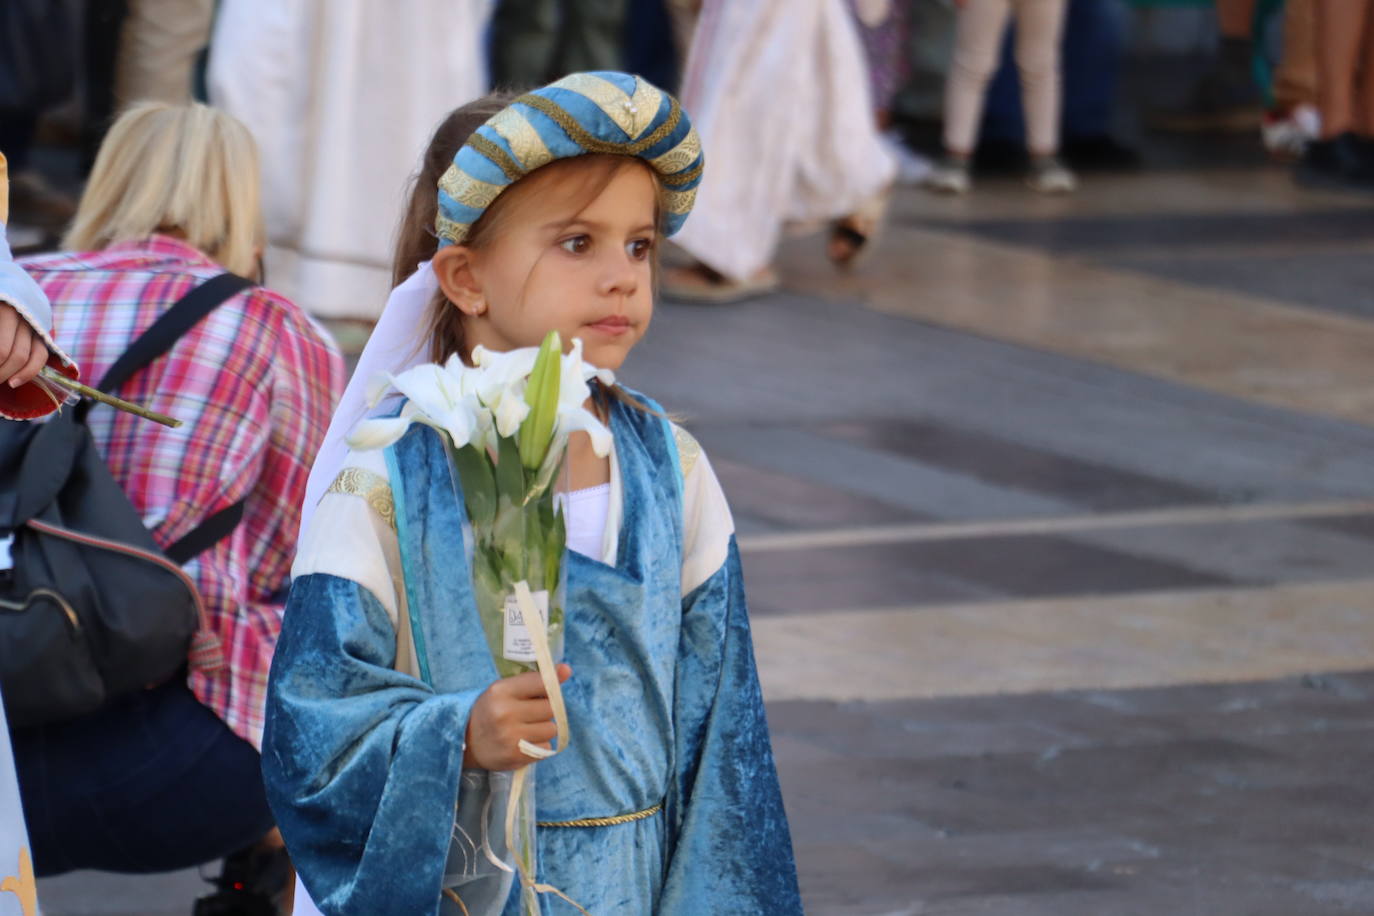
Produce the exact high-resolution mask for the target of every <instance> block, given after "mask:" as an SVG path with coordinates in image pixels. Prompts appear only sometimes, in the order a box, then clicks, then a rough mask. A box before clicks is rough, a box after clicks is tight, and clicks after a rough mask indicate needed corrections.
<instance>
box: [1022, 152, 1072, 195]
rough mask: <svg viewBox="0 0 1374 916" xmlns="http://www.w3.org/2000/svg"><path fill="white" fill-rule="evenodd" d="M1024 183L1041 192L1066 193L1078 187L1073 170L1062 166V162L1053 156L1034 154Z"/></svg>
mask: <svg viewBox="0 0 1374 916" xmlns="http://www.w3.org/2000/svg"><path fill="white" fill-rule="evenodd" d="M1026 184H1027V185H1029V186H1030V189H1031V190H1032V191H1039V192H1040V193H1041V194H1068V193H1069V192H1070V191H1072V190H1074V189H1075V188H1077V187H1078V179H1077V178H1075V177H1074V174H1073V172H1070V171H1069V170H1068V169H1066V168H1064V163H1062V162H1060V161H1059V159H1058V158H1057V157H1055V156H1036V157H1035V158H1034V159H1032V160H1031V169H1030V174H1029V175H1027V176H1026Z"/></svg>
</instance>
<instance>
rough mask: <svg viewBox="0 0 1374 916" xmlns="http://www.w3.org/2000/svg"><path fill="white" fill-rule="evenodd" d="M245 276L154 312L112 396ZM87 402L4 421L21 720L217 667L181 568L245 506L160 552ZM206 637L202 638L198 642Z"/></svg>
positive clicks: (8, 631) (5, 583) (3, 539)
mask: <svg viewBox="0 0 1374 916" xmlns="http://www.w3.org/2000/svg"><path fill="white" fill-rule="evenodd" d="M250 285H251V281H249V280H246V279H244V278H242V277H238V276H235V275H234V274H220V275H219V276H216V277H213V278H211V279H210V280H207V281H206V282H205V283H202V284H201V285H200V286H198V287H197V288H196V289H194V290H192V291H191V292H190V293H188V294H187V295H186V296H184V297H183V298H182V299H181V300H180V301H178V302H177V303H176V304H175V305H173V306H172V307H171V309H169V310H168V311H167V312H165V313H164V314H163V315H161V316H160V317H159V318H158V319H157V321H156V322H154V323H153V325H152V327H150V328H149V329H148V330H147V331H145V332H144V333H143V334H142V335H141V336H140V337H139V338H138V339H137V340H135V341H134V343H133V345H132V346H130V348H129V349H128V351H127V352H125V353H124V354H123V355H122V356H121V357H120V358H119V359H118V360H117V361H116V362H115V364H114V365H113V366H112V367H110V370H109V371H108V372H107V373H106V374H105V377H104V378H103V379H101V382H100V385H99V386H98V387H99V388H100V389H101V390H102V391H107V392H114V391H115V390H117V389H118V388H119V386H120V385H122V384H124V382H126V381H127V380H128V379H129V377H130V376H132V375H133V374H134V372H136V371H137V370H138V369H141V368H142V367H144V366H146V365H147V364H148V363H150V362H152V361H153V360H154V359H156V358H157V357H158V356H160V355H162V354H163V353H165V352H167V351H168V350H169V349H171V347H172V345H173V344H174V343H176V341H177V339H178V338H180V337H181V335H182V334H184V333H185V332H186V331H187V330H189V329H190V328H191V326H192V325H194V324H195V323H196V322H198V321H199V320H200V319H202V318H204V317H205V316H206V315H208V314H209V313H210V312H211V311H213V310H214V309H215V308H216V307H217V306H218V305H219V304H220V303H222V302H224V301H225V300H226V299H228V298H229V297H231V296H233V295H234V294H235V293H237V292H239V291H241V290H243V289H244V288H246V287H248V286H250ZM90 407H91V402H89V401H83V402H82V403H81V404H79V405H77V406H76V407H75V408H73V409H70V410H64V411H61V412H60V413H59V414H58V415H56V416H54V417H52V418H51V419H49V420H47V421H46V422H42V423H32V422H24V421H0V481H3V483H2V484H0V567H4V566H6V562H5V559H6V558H5V554H6V548H7V549H8V554H9V568H8V569H0V695H2V696H3V697H4V702H5V709H6V713H7V714H8V716H9V720H10V724H11V725H12V726H15V727H22V726H28V725H39V724H44V723H49V722H59V721H63V720H66V719H71V718H75V717H76V716H80V715H84V714H86V713H90V712H94V711H95V710H97V709H99V708H100V707H101V706H103V705H105V704H106V703H108V702H110V701H111V700H114V699H117V698H119V697H121V696H125V695H128V694H131V693H134V692H136V691H138V690H142V689H144V688H147V687H151V686H154V685H157V684H160V683H162V682H164V681H166V680H167V679H169V678H171V677H172V676H173V675H175V674H176V673H177V672H178V671H179V670H180V669H182V668H183V667H184V666H186V665H187V664H188V662H189V663H190V664H191V665H192V666H195V667H204V668H213V667H216V666H217V665H223V664H224V660H223V654H222V651H221V650H220V647H219V646H218V644H217V643H216V642H214V637H213V636H211V635H210V634H209V633H208V632H207V631H206V630H205V629H204V627H203V626H202V624H203V619H204V610H203V608H202V607H201V599H200V595H199V593H198V592H197V590H196V586H195V583H194V581H193V580H192V579H191V578H190V577H189V576H188V575H187V574H186V573H185V572H184V571H182V569H181V564H183V563H186V562H187V561H189V560H190V559H192V558H193V557H195V556H197V555H198V554H200V553H201V552H203V551H204V550H207V549H208V548H210V547H212V546H214V545H215V544H217V543H218V542H219V541H221V540H222V539H224V538H225V537H227V536H228V535H229V534H230V532H232V531H233V530H234V528H235V527H236V526H237V525H238V522H239V521H240V520H241V519H242V517H243V503H242V502H238V503H235V504H233V505H231V506H228V507H227V508H224V509H221V510H219V511H217V512H215V513H214V514H213V515H211V516H210V517H209V518H207V519H206V520H205V521H204V522H202V523H201V524H200V525H199V526H198V527H197V528H196V529H195V530H194V531H192V532H190V533H189V534H187V535H186V536H185V537H183V538H182V539H181V540H179V541H177V542H176V543H175V544H173V545H171V546H170V547H168V548H167V549H166V550H165V551H164V550H162V549H160V548H159V547H158V546H157V543H156V542H155V541H154V540H153V536H152V534H151V533H150V532H149V531H148V529H147V528H146V527H144V525H143V521H142V519H140V518H139V515H138V512H137V510H135V509H134V506H133V504H132V503H130V502H129V498H128V497H127V496H126V495H125V494H124V491H123V489H122V488H121V487H120V486H119V484H118V483H116V482H115V479H114V477H113V476H112V475H111V474H110V470H109V468H108V467H106V466H105V462H104V460H103V459H102V458H101V456H100V454H99V452H98V451H97V450H96V448H95V444H94V442H93V441H92V439H91V434H90V430H88V429H87V427H86V424H85V417H86V414H87V412H88V411H89V410H90ZM198 632H199V633H200V636H201V638H202V639H203V640H204V643H203V644H197V645H195V646H193V645H192V639H193V637H195V636H196V634H197V633H198Z"/></svg>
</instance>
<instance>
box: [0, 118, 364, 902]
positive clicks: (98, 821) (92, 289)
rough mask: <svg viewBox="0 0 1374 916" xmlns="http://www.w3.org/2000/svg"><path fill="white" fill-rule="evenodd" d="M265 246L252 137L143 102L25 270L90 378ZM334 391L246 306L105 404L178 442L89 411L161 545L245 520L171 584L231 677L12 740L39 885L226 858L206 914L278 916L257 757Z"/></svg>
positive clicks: (107, 456)
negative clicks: (226, 520)
mask: <svg viewBox="0 0 1374 916" xmlns="http://www.w3.org/2000/svg"><path fill="white" fill-rule="evenodd" d="M262 243H263V228H262V211H261V205H260V198H259V170H258V159H257V151H256V148H255V146H254V144H253V139H252V137H251V136H250V135H249V133H248V131H247V129H246V128H245V127H244V126H243V125H242V124H241V123H239V122H238V121H236V120H234V119H233V118H232V117H230V116H229V115H226V114H224V113H223V112H219V111H216V110H214V109H210V108H207V107H205V106H204V105H188V106H168V105H164V104H159V103H144V104H141V105H136V106H134V107H133V108H131V109H130V110H128V111H126V112H125V113H124V114H123V115H121V116H120V118H119V119H118V120H117V121H116V122H115V124H114V125H113V126H112V127H111V129H110V131H109V133H108V134H107V136H106V138H105V142H104V144H103V145H102V146H101V149H100V153H99V155H98V156H97V158H96V162H95V167H94V170H93V171H92V174H91V177H90V180H89V182H88V184H87V186H86V190H85V193H84V195H83V196H82V198H81V202H80V205H79V207H78V210H77V214H76V219H75V222H74V224H73V226H72V229H71V230H70V232H69V233H68V235H67V238H66V240H65V246H66V247H67V248H68V249H69V251H68V252H64V253H57V254H50V255H43V256H38V257H33V258H29V259H26V260H25V261H23V262H22V263H23V266H24V267H25V269H26V270H27V271H28V273H29V275H30V276H31V277H32V278H33V279H34V280H35V281H36V282H37V284H38V287H39V288H40V289H41V290H42V292H43V293H44V294H45V295H46V296H47V298H48V299H49V300H50V301H51V303H52V311H53V321H54V323H55V325H56V330H55V334H54V338H53V339H54V340H55V341H56V343H57V344H58V345H60V346H61V347H62V348H64V349H65V350H66V351H67V352H68V353H70V354H72V356H73V358H74V359H76V361H77V362H78V363H79V364H80V365H81V366H82V369H83V371H84V372H85V373H87V375H88V377H90V378H97V379H98V378H100V377H101V376H103V375H104V373H105V372H106V370H108V369H109V368H110V367H111V365H112V364H113V363H114V361H115V360H116V359H117V358H118V357H119V356H120V355H121V354H122V353H124V352H125V350H127V349H128V347H129V345H130V344H131V343H132V342H133V340H134V339H135V338H137V337H138V336H139V335H140V334H141V333H142V332H143V331H145V330H147V329H148V327H150V326H151V325H152V324H153V322H154V321H155V320H156V319H157V318H158V317H159V316H161V315H162V314H163V313H165V312H166V311H167V310H168V309H169V308H170V307H171V306H172V304H173V303H175V302H177V301H178V300H179V299H181V298H182V297H183V296H184V295H185V294H186V293H188V292H190V291H191V290H192V289H194V288H196V287H198V286H199V285H201V284H202V283H204V282H205V281H206V280H209V279H211V278H213V277H216V276H219V275H221V274H223V273H224V272H225V271H230V272H233V273H237V274H240V275H249V276H251V275H254V274H256V273H257V265H258V260H259V255H260V252H261V247H262ZM343 374H344V370H343V362H342V359H341V358H340V356H339V353H338V351H337V349H336V348H335V347H334V346H333V345H332V344H331V343H330V342H329V340H328V338H327V337H326V336H325V335H324V334H323V333H322V331H321V330H320V329H319V328H318V327H317V326H315V325H314V324H313V323H312V322H311V321H310V319H309V317H308V316H307V315H306V314H305V313H304V312H303V311H302V310H301V309H300V307H299V306H297V305H296V304H294V303H293V302H291V301H290V300H289V299H287V298H285V297H283V296H281V295H279V294H277V293H274V292H271V291H270V290H267V289H265V288H263V287H255V286H249V287H248V288H247V289H245V290H243V291H241V292H239V293H237V294H236V295H234V296H232V297H231V298H229V299H228V300H226V301H225V302H224V303H223V304H222V305H220V306H219V307H218V308H217V309H215V311H213V312H212V313H211V314H210V315H209V316H208V317H207V318H205V319H203V320H201V321H200V322H198V323H197V324H195V325H194V326H193V327H192V328H191V329H190V330H189V331H187V332H186V333H185V334H184V335H183V336H182V337H180V338H179V339H178V340H177V342H176V344H175V345H174V346H173V347H172V349H171V350H170V351H169V352H168V353H167V354H166V355H165V356H163V357H161V358H159V359H158V360H157V361H156V362H154V363H152V364H151V365H150V366H149V367H147V368H145V369H144V370H142V371H140V372H138V373H136V374H135V375H134V376H133V377H132V378H131V379H130V381H129V382H128V383H127V384H125V385H124V386H122V387H121V389H120V393H121V395H122V396H125V397H127V398H129V399H131V400H134V401H137V402H140V403H143V404H145V405H147V406H149V407H150V408H152V409H154V410H157V411H160V412H164V413H167V414H169V415H171V416H175V417H177V418H179V419H181V420H182V421H184V425H182V426H181V427H180V428H179V429H168V428H165V427H161V426H156V425H153V424H149V423H147V422H146V421H144V420H142V419H141V418H139V417H136V416H132V415H130V414H126V413H122V412H120V413H116V412H114V411H111V410H109V409H108V408H96V409H95V410H93V411H92V412H91V414H90V418H89V421H88V426H89V428H90V431H91V436H92V439H93V441H94V443H95V446H96V448H97V450H98V451H99V453H100V455H101V456H102V457H103V458H104V460H105V462H106V464H107V466H108V467H109V469H110V471H111V473H112V475H113V476H114V479H115V480H116V482H117V483H118V484H119V485H120V486H121V487H122V488H123V489H124V491H125V493H126V494H127V495H128V497H129V499H130V501H131V502H132V504H133V506H134V508H135V509H136V510H137V511H138V513H139V514H140V516H141V517H142V518H143V520H144V523H145V524H146V525H147V526H148V528H149V529H150V531H151V532H152V534H153V538H154V539H155V540H156V541H157V542H158V544H159V545H161V546H164V547H165V546H166V545H168V544H171V543H173V542H175V541H176V540H178V539H179V538H181V537H182V536H183V535H185V534H186V533H187V532H189V531H191V530H193V529H195V528H196V527H197V526H199V525H200V524H201V522H203V521H204V520H205V519H206V518H208V517H210V516H211V515H213V514H215V513H217V512H219V511H220V510H222V509H225V508H226V507H228V506H230V505H232V504H234V503H237V502H239V501H240V500H242V501H243V503H244V510H243V518H242V521H241V522H240V523H239V524H238V526H237V527H236V528H235V529H234V530H233V533H232V534H231V535H229V536H228V537H227V538H225V539H223V540H222V541H220V542H219V543H217V544H215V546H213V547H211V548H210V549H208V550H207V551H205V552H204V553H202V554H200V555H199V556H198V557H197V558H196V559H194V560H192V561H191V562H190V563H188V564H187V565H186V570H187V572H188V574H189V575H190V576H191V578H192V579H193V580H194V582H195V584H196V587H197V590H198V591H199V593H200V595H201V598H202V600H203V603H204V607H205V612H206V619H207V621H208V623H207V626H208V629H209V630H210V631H211V633H212V634H213V635H214V636H215V637H217V638H218V640H219V642H220V644H221V645H222V646H223V647H224V650H225V655H226V660H227V664H226V665H225V666H223V667H221V668H219V669H218V670H215V671H206V670H199V669H198V670H193V671H192V672H191V673H190V675H189V677H188V678H173V679H172V680H171V681H168V682H166V683H164V684H161V685H157V686H154V687H151V688H149V689H148V690H146V691H143V692H142V693H140V694H138V695H136V696H133V697H128V698H124V699H121V700H118V701H115V702H113V703H111V704H109V705H107V706H106V707H105V708H103V709H101V710H99V711H97V712H95V713H93V714H91V715H88V716H83V717H81V718H78V719H74V720H70V721H66V722H61V723H56V724H51V725H41V726H35V727H32V728H18V729H14V730H13V735H12V736H13V741H14V749H15V759H16V764H17V769H18V773H19V782H20V788H21V792H22V796H23V804H24V810H25V811H26V812H27V814H28V818H29V829H30V837H31V839H32V841H33V858H34V863H35V867H36V870H37V872H38V874H40V875H52V874H59V873H62V872H66V871H70V870H73V869H84V868H91V869H101V870H107V871H125V872H159V871H171V870H175V869H181V868H186V867H189V866H192V865H197V864H200V863H203V862H208V861H211V860H214V859H217V858H220V857H225V856H227V857H229V858H228V860H227V861H226V864H225V872H224V875H223V876H222V878H221V879H220V881H221V891H220V894H221V895H224V896H226V897H227V898H229V901H231V902H232V901H237V903H241V904H243V905H244V906H245V907H247V908H245V909H242V910H212V911H213V912H271V910H264V909H262V907H266V906H270V897H271V896H272V895H273V894H275V893H278V892H281V891H283V890H284V889H285V888H286V887H288V884H287V881H288V879H289V867H288V866H287V864H286V861H285V854H284V853H283V852H281V851H280V849H279V846H280V838H279V837H276V836H274V834H275V830H274V827H273V820H272V816H271V812H270V810H269V809H268V807H267V801H266V797H265V795H264V791H263V786H262V774H261V765H260V757H259V751H258V747H259V745H260V742H261V740H262V727H263V703H264V699H265V690H266V683H267V672H268V667H269V665H270V662H271V658H272V653H273V650H274V648H275V646H276V640H277V635H278V633H279V632H280V628H281V616H282V608H283V604H284V598H285V589H286V586H287V584H288V576H289V572H290V563H291V560H292V557H293V555H294V552H295V539H296V528H297V523H298V520H299V518H300V511H301V500H302V498H303V496H304V492H305V484H306V479H307V475H308V474H309V470H310V464H311V461H312V460H313V458H314V454H315V450H316V448H317V447H318V445H319V443H320V441H321V439H322V437H323V435H324V431H325V429H326V427H327V425H328V422H329V417H330V415H331V412H332V410H333V406H334V403H335V401H336V400H337V398H338V394H339V392H340V391H341V389H342V387H343ZM235 885H238V887H237V888H236V887H235ZM249 904H252V906H249ZM236 905H237V904H236ZM254 906H255V907H257V908H256V909H254V908H253V907H254Z"/></svg>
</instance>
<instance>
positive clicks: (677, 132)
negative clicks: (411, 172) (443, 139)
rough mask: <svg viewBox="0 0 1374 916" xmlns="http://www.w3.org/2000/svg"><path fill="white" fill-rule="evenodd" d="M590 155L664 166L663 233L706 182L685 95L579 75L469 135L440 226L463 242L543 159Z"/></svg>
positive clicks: (451, 170) (620, 77) (442, 199)
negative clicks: (494, 204) (680, 99)
mask: <svg viewBox="0 0 1374 916" xmlns="http://www.w3.org/2000/svg"><path fill="white" fill-rule="evenodd" d="M586 153H613V154H615V155H620V156H638V157H639V158H641V159H643V160H644V161H645V162H647V163H648V164H649V165H650V166H652V167H653V168H654V170H655V171H656V172H658V175H659V178H660V180H661V182H662V184H663V192H664V195H663V196H664V210H665V213H664V217H665V226H664V231H665V232H666V233H667V234H668V235H672V234H673V233H674V232H676V231H677V230H678V229H679V228H681V227H682V224H683V222H684V221H685V220H686V219H687V214H688V213H689V212H690V211H691V209H692V203H693V201H695V200H696V194H697V191H696V189H697V185H699V184H701V168H702V155H701V140H700V139H699V138H698V137H697V132H696V130H694V129H693V128H692V122H691V121H689V120H688V119H687V113H686V112H685V111H683V110H682V106H681V105H679V104H678V102H677V99H675V98H673V97H672V96H671V95H669V94H668V93H666V92H664V91H663V90H662V89H659V88H658V87H657V86H654V85H653V84H652V83H649V82H648V81H646V80H644V79H641V78H640V77H637V76H631V75H629V74H628V73H615V72H610V71H605V72H599V73H574V74H572V75H570V76H565V77H563V78H562V79H561V80H559V81H558V82H556V83H552V84H550V85H548V86H545V87H544V88H542V89H536V90H535V91H533V92H530V93H528V94H526V95H522V96H521V97H520V98H518V99H516V100H515V101H514V102H512V103H511V104H510V105H508V106H507V107H506V108H504V109H502V111H501V112H500V113H498V114H497V115H495V116H494V117H492V118H491V119H490V120H488V121H487V123H485V124H483V125H482V126H481V127H479V128H477V130H476V131H475V132H474V133H473V135H472V136H471V137H469V138H468V141H467V143H465V144H463V148H462V149H460V150H459V151H458V154H457V155H456V156H454V157H453V164H452V165H450V166H449V167H448V171H446V172H444V177H443V178H441V179H440V180H439V214H438V216H437V217H436V219H435V226H434V228H435V231H436V232H437V234H438V236H439V244H440V246H441V247H442V246H444V245H451V244H458V243H461V242H462V241H463V240H464V239H466V238H467V234H468V230H469V229H470V228H471V227H472V224H473V223H475V222H476V221H477V219H478V217H480V216H481V215H482V214H483V213H485V212H486V209H487V207H489V206H491V203H492V201H494V200H496V198H497V196H498V195H500V193H501V192H502V191H504V190H505V189H506V188H508V187H510V186H511V185H512V184H514V183H515V182H517V181H519V180H520V179H521V178H524V177H525V176H526V175H528V174H529V173H530V172H533V171H534V170H535V169H537V168H539V167H540V166H541V165H548V164H549V163H550V162H553V161H554V160H555V159H566V158H569V157H572V156H581V155H584V154H586Z"/></svg>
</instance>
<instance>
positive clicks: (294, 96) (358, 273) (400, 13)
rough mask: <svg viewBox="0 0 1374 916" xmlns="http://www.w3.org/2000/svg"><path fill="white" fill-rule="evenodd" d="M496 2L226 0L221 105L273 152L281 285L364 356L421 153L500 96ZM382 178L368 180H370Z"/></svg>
mask: <svg viewBox="0 0 1374 916" xmlns="http://www.w3.org/2000/svg"><path fill="white" fill-rule="evenodd" d="M488 7H489V4H487V3H485V2H461V3H454V2H451V0H412V2H407V3H373V2H369V0H222V2H221V3H220V8H219V13H218V16H217V18H216V21H215V26H214V34H213V36H212V40H211V51H210V63H209V73H208V81H209V91H210V100H211V101H212V102H213V103H214V104H215V105H216V106H218V107H220V108H223V109H224V110H225V111H227V112H229V113H230V114H232V115H234V116H235V117H236V118H238V119H239V120H241V121H242V122H243V123H245V124H247V125H248V128H249V129H250V130H251V131H252V132H253V136H254V137H255V138H256V139H257V141H258V145H259V147H260V148H261V150H262V159H263V185H264V200H265V212H266V220H267V238H268V247H267V252H266V257H265V262H266V268H267V276H268V277H269V278H271V280H272V282H273V284H274V285H275V286H276V287H277V288H279V289H280V290H281V291H282V292H283V293H285V294H286V295H288V296H290V297H291V298H292V299H294V300H295V301H297V302H299V303H300V304H301V305H302V306H304V307H305V308H306V310H307V311H309V312H310V313H311V314H313V315H315V316H317V317H321V318H326V319H335V320H336V321H335V322H334V323H331V330H333V331H334V332H335V333H336V335H337V336H339V337H340V338H341V343H342V344H343V345H344V347H345V348H346V349H350V350H361V348H362V343H363V341H364V340H365V339H366V334H367V332H368V331H369V330H370V329H371V323H372V322H373V321H375V320H376V318H377V315H378V313H379V311H380V310H381V308H382V304H383V303H385V302H386V297H387V294H388V292H389V291H390V289H391V282H390V258H391V248H392V237H391V233H392V231H393V228H394V227H395V226H396V224H397V222H398V220H399V219H400V214H401V211H402V205H403V203H404V193H405V187H406V182H407V180H408V179H409V177H410V175H411V173H412V172H413V171H414V169H415V166H416V162H415V151H416V150H417V149H422V148H423V147H424V144H425V141H426V140H427V139H428V138H429V136H430V134H431V133H432V132H433V130H434V127H435V125H436V124H438V123H439V122H440V121H442V120H443V119H444V117H445V116H446V115H447V114H448V113H449V111H451V110H452V109H453V107H454V106H455V105H459V104H461V103H463V102H465V101H468V100H471V99H474V98H476V97H478V96H480V95H481V94H482V93H483V92H485V91H486V85H487V75H486V67H485V64H484V55H483V50H482V41H483V37H484V35H485V33H486V28H487V16H488ZM360 175H366V176H368V178H367V181H365V182H364V181H360V180H359V176H360Z"/></svg>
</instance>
